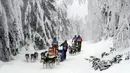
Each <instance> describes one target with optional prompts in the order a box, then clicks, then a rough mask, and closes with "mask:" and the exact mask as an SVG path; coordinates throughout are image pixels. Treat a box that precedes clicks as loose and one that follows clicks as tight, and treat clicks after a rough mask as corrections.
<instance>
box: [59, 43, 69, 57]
mask: <svg viewBox="0 0 130 73" xmlns="http://www.w3.org/2000/svg"><path fill="white" fill-rule="evenodd" d="M60 46H63V51H64V59H66V53H67V49H68V43H67V40H65V41H64V42H63V43H62V44H61V45H60Z"/></svg>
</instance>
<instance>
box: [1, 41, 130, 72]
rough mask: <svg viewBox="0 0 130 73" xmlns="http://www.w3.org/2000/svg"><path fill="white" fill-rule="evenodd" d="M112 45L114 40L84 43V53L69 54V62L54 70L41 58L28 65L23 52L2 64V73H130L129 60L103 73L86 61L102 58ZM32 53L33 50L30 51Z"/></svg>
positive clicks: (62, 63)
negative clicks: (103, 53)
mask: <svg viewBox="0 0 130 73" xmlns="http://www.w3.org/2000/svg"><path fill="white" fill-rule="evenodd" d="M112 45H113V44H112V39H108V40H106V41H104V40H103V41H101V42H99V43H90V42H83V44H82V51H81V52H80V53H79V54H77V55H75V56H72V55H69V54H68V55H67V60H65V61H64V62H61V63H60V65H56V66H55V67H54V68H53V69H47V68H43V66H42V64H41V63H40V58H39V60H37V61H36V62H29V63H27V62H26V61H25V58H24V54H25V53H26V52H24V51H22V52H21V53H20V55H18V56H17V58H16V60H14V61H11V62H8V63H3V62H0V73H129V68H130V61H129V60H128V61H122V62H121V63H120V64H115V65H113V66H112V67H110V68H109V69H107V70H105V71H102V72H101V71H95V70H94V69H92V68H91V64H90V63H89V62H87V61H86V60H85V59H84V58H88V57H89V56H91V55H93V56H97V57H100V54H101V53H102V52H104V51H106V52H108V51H109V47H111V46H112ZM30 48H31V47H30ZM31 52H33V50H30V53H31ZM40 52H41V51H39V53H40Z"/></svg>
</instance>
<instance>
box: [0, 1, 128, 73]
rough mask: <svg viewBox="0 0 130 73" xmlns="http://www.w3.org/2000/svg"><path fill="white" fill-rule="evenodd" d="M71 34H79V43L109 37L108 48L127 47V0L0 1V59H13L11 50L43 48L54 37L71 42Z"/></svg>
mask: <svg viewBox="0 0 130 73" xmlns="http://www.w3.org/2000/svg"><path fill="white" fill-rule="evenodd" d="M76 5H77V6H76ZM76 7H77V8H76ZM74 35H81V37H82V40H83V45H84V44H85V43H86V42H87V43H88V42H91V43H100V42H102V41H105V40H106V41H107V40H109V39H110V38H111V39H112V43H111V44H112V45H111V47H113V48H115V49H116V50H117V51H119V52H122V51H124V50H127V49H128V48H129V47H130V0H0V62H10V61H12V60H14V59H16V58H17V57H18V56H19V55H18V54H16V53H14V51H16V50H17V51H19V53H22V51H23V49H25V50H26V51H29V50H30V46H31V50H32V49H33V50H36V51H41V50H46V49H48V48H49V47H50V46H51V41H52V39H53V38H55V37H56V38H57V39H58V40H59V42H60V43H61V42H62V41H64V40H68V41H69V43H71V42H70V40H71V39H72V38H73V36H74ZM86 45H87V44H86ZM100 45H101V44H100ZM100 45H99V46H100ZM83 48H86V47H83ZM87 48H90V49H91V48H92V47H87ZM95 48H96V47H95ZM104 49H105V48H104ZM91 52H92V51H91ZM93 52H94V53H96V52H95V50H93ZM87 53H89V52H87ZM95 55H96V54H95ZM20 56H21V55H20ZM0 65H1V63H0ZM81 73H82V72H81Z"/></svg>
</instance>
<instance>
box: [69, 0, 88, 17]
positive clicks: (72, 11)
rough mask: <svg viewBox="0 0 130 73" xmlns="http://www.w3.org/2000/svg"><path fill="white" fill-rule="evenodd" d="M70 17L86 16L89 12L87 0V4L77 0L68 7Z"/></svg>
mask: <svg viewBox="0 0 130 73" xmlns="http://www.w3.org/2000/svg"><path fill="white" fill-rule="evenodd" d="M68 8H69V9H68V17H69V18H70V17H72V16H76V15H78V16H81V17H85V16H86V15H87V14H88V3H87V0H86V3H85V4H81V5H80V4H79V2H78V0H75V2H74V3H73V4H72V6H69V7H68Z"/></svg>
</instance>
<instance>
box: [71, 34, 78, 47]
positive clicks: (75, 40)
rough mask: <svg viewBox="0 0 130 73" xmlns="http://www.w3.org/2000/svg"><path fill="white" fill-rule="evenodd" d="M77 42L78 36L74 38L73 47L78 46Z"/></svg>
mask: <svg viewBox="0 0 130 73" xmlns="http://www.w3.org/2000/svg"><path fill="white" fill-rule="evenodd" d="M76 42H77V36H76V35H75V36H74V37H73V39H72V43H73V44H72V45H73V46H76Z"/></svg>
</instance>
